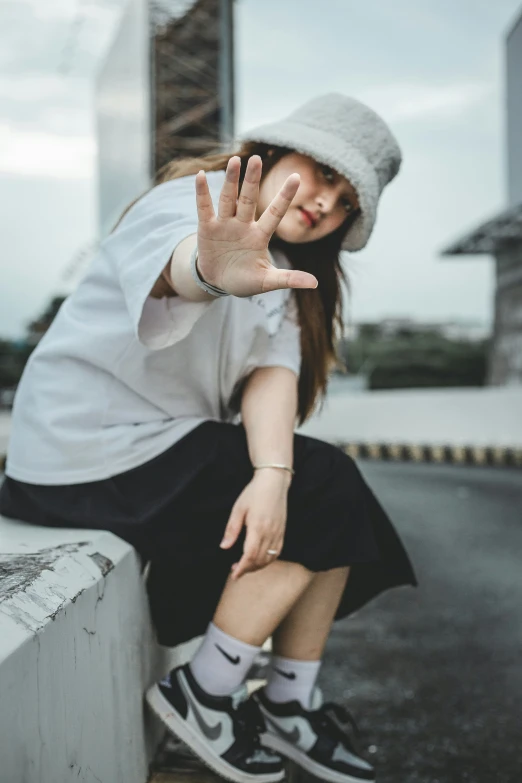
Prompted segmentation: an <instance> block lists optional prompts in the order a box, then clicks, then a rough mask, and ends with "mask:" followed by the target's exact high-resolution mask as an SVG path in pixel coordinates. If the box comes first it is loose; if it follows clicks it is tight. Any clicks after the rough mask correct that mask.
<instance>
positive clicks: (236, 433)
mask: <svg viewBox="0 0 522 783" xmlns="http://www.w3.org/2000/svg"><path fill="white" fill-rule="evenodd" d="M294 468H295V476H294V477H293V480H292V484H291V487H290V490H289V493H288V515H287V526H286V532H285V541H284V547H283V551H282V553H281V556H280V559H281V560H288V561H292V562H296V563H301V564H302V565H303V566H305V567H306V568H308V569H310V570H312V571H327V570H329V569H331V568H337V567H340V566H348V565H349V566H351V571H350V577H349V579H348V582H347V585H346V589H345V591H344V595H343V597H342V600H341V603H340V606H339V609H338V612H337V617H336V619H339V618H341V617H345V616H346V615H348V614H350V613H352V612H353V611H355V610H356V609H358V608H360V607H361V606H363V605H364V604H365V603H367V602H368V601H369V600H370V599H371V598H373V597H374V596H376V595H378V594H379V593H381V592H383V591H384V590H387V589H388V588H391V587H395V586H399V585H416V584H417V582H416V578H415V574H414V571H413V568H412V565H411V563H410V560H409V558H408V555H407V553H406V551H405V549H404V547H403V545H402V543H401V541H400V539H399V537H398V535H397V533H396V531H395V530H394V528H393V525H392V523H391V522H390V520H389V518H388V516H387V514H386V513H385V511H384V510H383V508H382V507H381V505H380V504H379V502H378V501H377V499H376V498H375V496H374V494H373V493H372V491H371V489H370V488H369V487H368V485H367V484H366V482H365V481H364V479H363V477H362V476H361V474H360V472H359V470H358V468H357V466H356V464H355V463H354V461H353V460H352V459H351V458H350V457H349V456H347V455H346V454H345V453H344V452H342V451H341V450H340V449H339V448H337V447H335V446H332V445H331V444H328V443H324V442H323V441H321V440H317V439H316V438H311V437H308V436H305V435H300V434H295V436H294ZM252 475H253V471H252V466H251V463H250V459H249V455H248V449H247V441H246V433H245V429H244V427H243V426H242V425H241V424H229V423H223V422H216V421H206V422H204V423H202V424H200V425H199V426H198V427H196V428H195V429H194V430H192V431H191V432H190V433H189V434H188V435H186V436H185V437H184V438H182V440H180V441H178V442H177V443H175V444H174V445H173V446H172V447H171V448H170V449H168V450H167V451H166V452H164V453H163V454H160V455H159V456H157V457H155V458H154V459H152V460H151V461H150V462H148V463H146V464H144V465H140V466H139V467H137V468H133V469H132V470H129V471H127V472H125V473H122V474H119V475H116V476H112V477H111V478H108V479H104V480H103V481H94V482H89V483H85V484H74V485H64V486H41V485H34V484H26V483H24V482H20V481H17V480H15V479H11V478H9V477H7V478H6V480H5V482H4V484H3V486H2V488H1V490H0V512H1V513H2V514H4V515H6V516H10V517H14V518H17V519H22V520H24V521H27V522H32V523H33V524H41V525H48V526H54V527H57V526H58V527H75V528H96V529H103V530H110V531H111V532H113V533H115V534H116V535H118V536H120V537H121V538H123V539H124V540H126V541H128V542H129V543H130V544H132V545H133V546H134V547H135V548H136V549H137V551H138V553H139V554H140V556H141V558H142V562H143V564H144V565H145V563H146V562H149V561H150V570H149V574H148V579H147V589H148V594H149V600H150V607H151V613H152V618H153V622H154V625H155V628H156V631H157V635H158V641H159V642H160V644H163V645H168V646H173V645H176V644H179V643H181V642H184V641H187V640H189V639H191V638H193V637H194V636H198V635H200V634H202V633H204V632H205V630H206V627H207V624H208V623H209V621H210V620H211V618H212V616H213V614H214V611H215V609H216V606H217V604H218V601H219V598H220V595H221V592H222V590H223V587H224V585H225V582H226V579H227V577H228V574H229V572H230V567H231V565H232V563H234V562H236V561H237V560H239V558H240V555H241V551H242V547H243V542H244V534H242V535H241V537H240V538H239V540H238V542H237V543H236V545H235V546H234V547H233V548H232V549H231V550H222V549H220V547H219V543H220V541H221V538H222V536H223V531H224V529H225V526H226V524H227V521H228V518H229V515H230V512H231V509H232V506H233V505H234V502H235V501H236V499H237V497H238V496H239V494H240V493H241V491H242V489H243V488H244V487H245V485H246V484H247V483H248V482H249V481H250V480H251V478H252Z"/></svg>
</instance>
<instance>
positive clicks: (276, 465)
mask: <svg viewBox="0 0 522 783" xmlns="http://www.w3.org/2000/svg"><path fill="white" fill-rule="evenodd" d="M253 467H254V470H259V469H260V468H281V469H282V470H288V471H289V472H290V473H291V474H292V476H293V475H294V474H295V470H294V469H293V468H291V467H290V466H289V465H280V464H279V463H278V462H270V463H267V464H266V465H254V466H253Z"/></svg>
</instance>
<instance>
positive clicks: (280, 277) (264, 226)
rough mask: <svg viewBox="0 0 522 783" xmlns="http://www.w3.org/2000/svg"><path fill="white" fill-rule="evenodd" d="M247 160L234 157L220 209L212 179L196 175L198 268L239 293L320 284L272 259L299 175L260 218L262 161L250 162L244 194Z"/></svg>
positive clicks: (292, 177) (255, 157) (206, 277)
mask: <svg viewBox="0 0 522 783" xmlns="http://www.w3.org/2000/svg"><path fill="white" fill-rule="evenodd" d="M240 169H241V159H240V158H239V157H238V156H234V157H232V158H230V160H229V162H228V166H227V170H226V178H225V182H224V184H223V187H222V189H221V194H220V198H219V205H218V214H217V215H216V214H215V212H214V206H213V204H212V198H211V196H210V191H209V188H208V183H207V178H206V176H205V173H204V172H203V171H200V172H199V173H198V174H197V175H196V203H197V210H198V269H199V272H200V274H201V276H202V277H203V279H204V280H205V281H206V282H207V283H210V284H211V285H214V286H217V287H218V288H222V289H223V290H225V291H227V293H229V294H233V295H234V296H241V297H247V296H253V295H255V294H264V293H266V292H267V291H273V290H275V289H278V288H316V287H317V278H315V277H314V276H313V275H311V274H309V273H308V272H301V271H299V270H294V269H278V268H277V267H275V266H273V265H272V263H271V261H270V254H269V252H268V243H269V241H270V239H271V237H272V235H273V233H274V232H275V230H276V229H277V227H278V225H279V223H280V222H281V220H282V219H283V217H284V216H285V214H286V212H287V210H288V207H289V206H290V204H291V202H292V199H293V198H294V196H295V194H296V193H297V189H298V187H299V182H300V178H299V174H291V175H290V176H289V177H288V179H287V180H286V182H285V183H284V185H283V187H282V188H281V190H280V191H279V193H278V194H277V195H276V196H275V198H274V199H272V201H271V202H270V204H269V205H268V207H267V208H266V209H265V211H264V212H263V214H262V215H261V216H260V217H259V219H258V220H256V209H257V202H258V198H259V183H260V180H261V170H262V162H261V158H260V157H259V155H253V156H252V157H251V158H250V159H249V161H248V165H247V169H246V173H245V178H244V180H243V184H242V186H241V192H240V194H239V197H238V186H239V174H240Z"/></svg>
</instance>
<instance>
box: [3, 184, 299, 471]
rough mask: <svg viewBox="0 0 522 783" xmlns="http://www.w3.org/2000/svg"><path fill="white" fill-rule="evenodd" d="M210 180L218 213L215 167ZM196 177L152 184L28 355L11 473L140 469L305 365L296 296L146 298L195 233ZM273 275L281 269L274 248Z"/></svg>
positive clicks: (230, 415) (227, 417)
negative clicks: (271, 378) (272, 374)
mask: <svg viewBox="0 0 522 783" xmlns="http://www.w3.org/2000/svg"><path fill="white" fill-rule="evenodd" d="M207 176H208V183H209V187H210V191H211V195H212V199H213V202H214V205H215V207H216V209H217V203H218V199H219V193H220V190H221V186H222V184H223V181H224V172H211V173H209V174H208V175H207ZM194 180H195V178H194V177H193V176H189V177H183V178H182V179H176V180H172V181H170V182H166V183H164V184H162V185H159V186H157V187H155V188H153V189H152V190H151V191H150V192H149V193H147V194H146V195H145V196H144V197H142V198H141V199H140V200H139V201H138V202H137V203H136V204H135V205H134V206H133V207H132V208H131V209H130V210H129V212H128V213H127V214H126V215H125V217H124V218H123V220H122V221H121V223H120V224H119V226H118V227H117V229H116V230H115V231H114V232H113V233H112V234H110V235H109V237H108V238H107V239H105V240H104V242H103V243H102V244H101V247H100V249H99V252H98V253H97V254H96V256H95V258H94V259H93V260H92V262H91V264H90V266H89V269H88V271H87V274H86V276H85V277H84V279H83V280H82V282H81V283H80V285H79V286H78V288H77V289H76V290H75V291H74V293H73V294H72V295H71V296H70V297H69V298H68V299H67V300H66V301H65V303H64V304H63V306H62V308H61V309H60V311H59V313H58V315H57V317H56V318H55V320H54V322H53V324H52V326H51V328H50V329H49V331H48V332H47V334H46V335H45V336H44V338H43V339H42V340H41V342H40V343H39V345H38V346H37V348H36V350H35V351H34V352H33V354H32V355H31V357H30V359H29V361H28V363H27V366H26V368H25V371H24V374H23V377H22V380H21V382H20V385H19V387H18V391H17V394H16V399H15V404H14V409H13V419H12V429H11V438H10V444H9V453H8V460H7V467H6V472H7V475H8V476H11V477H13V478H15V479H18V480H20V481H25V482H28V483H32V484H48V485H56V484H76V483H84V482H88V481H97V480H100V479H104V478H108V477H110V476H113V475H116V474H118V473H122V472H124V471H126V470H129V469H130V468H134V467H136V466H138V465H142V464H144V463H145V462H147V461H148V460H150V459H152V458H153V457H155V456H157V455H158V454H161V453H162V452H164V451H165V450H166V449H168V448H169V447H170V446H172V445H173V444H174V443H175V442H176V441H178V440H179V439H180V438H182V437H183V436H184V435H186V434H187V433H188V432H189V431H190V430H192V429H193V428H194V427H196V426H197V425H198V424H200V423H201V422H203V421H205V420H209V419H211V420H216V421H234V420H237V419H238V394H237V392H238V389H240V388H241V382H242V381H243V380H244V379H245V378H246V377H247V376H248V375H249V373H251V372H252V370H254V369H255V368H256V367H268V366H281V367H287V368H289V369H290V370H292V371H293V372H295V373H296V374H299V369H300V337H299V327H298V324H297V314H296V310H297V308H296V304H295V299H294V294H293V293H292V292H291V291H289V290H281V291H270V292H268V293H266V294H260V295H257V296H252V297H249V298H239V297H234V296H227V297H222V298H218V299H215V300H212V301H210V302H190V301H188V300H186V299H183V298H182V297H180V296H173V297H168V298H167V297H164V298H162V299H154V298H152V297H150V296H149V292H150V291H151V289H152V287H153V285H154V283H155V281H156V280H157V278H158V277H159V275H160V273H161V271H162V270H163V268H164V267H165V265H166V264H167V262H168V260H169V258H170V257H171V255H172V253H173V251H174V249H175V248H176V246H177V245H178V244H179V243H180V242H181V241H182V240H183V239H185V238H186V237H187V236H189V235H190V234H194V233H196V231H197V213H196V201H195V182H194ZM272 260H273V263H274V264H275V265H276V266H278V267H289V263H288V260H287V259H286V256H284V255H283V254H282V253H280V252H276V253H274V254H273V256H272Z"/></svg>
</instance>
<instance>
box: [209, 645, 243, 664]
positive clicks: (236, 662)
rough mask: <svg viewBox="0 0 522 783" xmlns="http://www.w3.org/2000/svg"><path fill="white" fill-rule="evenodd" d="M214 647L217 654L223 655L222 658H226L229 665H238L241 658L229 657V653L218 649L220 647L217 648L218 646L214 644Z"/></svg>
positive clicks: (237, 656)
mask: <svg viewBox="0 0 522 783" xmlns="http://www.w3.org/2000/svg"><path fill="white" fill-rule="evenodd" d="M215 646H216V647H217V648H218V650H219V652H220V653H221V654H222V655H224V656H225V658H228V660H229V661H230V663H233V664H234V666H237V664H238V663H239V662H240V661H241V658H240V656H239V655H236V657H235V658H234V657H233V656H232V655H230V653H227V651H226V650H224V649H223V648H222V647H220V646H219V644H216V645H215Z"/></svg>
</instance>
